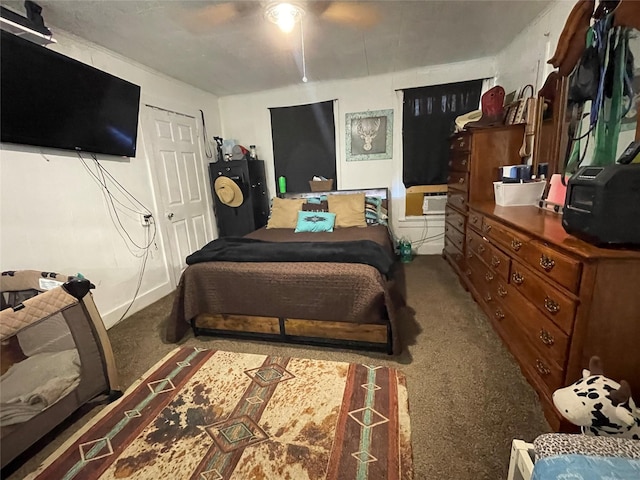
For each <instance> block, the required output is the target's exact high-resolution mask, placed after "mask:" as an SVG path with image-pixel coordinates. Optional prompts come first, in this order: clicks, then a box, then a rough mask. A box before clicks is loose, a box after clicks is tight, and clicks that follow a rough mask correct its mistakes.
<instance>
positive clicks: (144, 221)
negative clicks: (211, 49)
mask: <svg viewBox="0 0 640 480" xmlns="http://www.w3.org/2000/svg"><path fill="white" fill-rule="evenodd" d="M151 222H153V216H152V215H151V214H149V213H146V214H143V215H140V224H141V225H142V226H143V227H148V226H150V225H151Z"/></svg>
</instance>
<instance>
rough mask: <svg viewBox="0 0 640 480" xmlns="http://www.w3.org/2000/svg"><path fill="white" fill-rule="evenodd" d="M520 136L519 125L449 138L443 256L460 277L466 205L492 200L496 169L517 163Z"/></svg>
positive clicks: (480, 130) (496, 176)
mask: <svg viewBox="0 0 640 480" xmlns="http://www.w3.org/2000/svg"><path fill="white" fill-rule="evenodd" d="M523 136H524V126H523V125H511V126H501V127H489V128H478V129H472V130H470V131H465V132H462V133H457V134H455V135H453V136H452V137H451V140H450V156H449V181H448V192H447V206H446V212H445V218H446V223H445V240H444V251H443V254H444V256H445V258H446V259H447V260H448V261H449V263H450V264H451V265H452V267H453V268H454V269H455V270H456V271H457V272H458V274H460V275H461V274H462V273H463V272H465V271H466V270H467V262H466V257H465V253H466V252H465V244H466V242H465V235H466V228H467V217H468V213H467V212H468V205H469V202H482V201H489V200H493V182H494V181H495V180H497V179H498V178H499V171H498V167H501V166H503V165H513V164H519V163H520V162H521V158H520V155H519V154H518V151H519V149H520V146H521V145H522V139H523Z"/></svg>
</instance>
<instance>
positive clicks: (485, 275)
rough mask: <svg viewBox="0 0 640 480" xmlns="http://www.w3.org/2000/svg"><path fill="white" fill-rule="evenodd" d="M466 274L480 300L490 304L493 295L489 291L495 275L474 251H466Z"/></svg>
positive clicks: (493, 300)
mask: <svg viewBox="0 0 640 480" xmlns="http://www.w3.org/2000/svg"><path fill="white" fill-rule="evenodd" d="M467 268H468V270H467V276H468V277H469V279H470V281H471V284H472V285H473V287H474V288H475V290H476V292H477V293H478V295H480V297H481V299H482V301H483V302H484V303H485V304H487V305H489V306H491V305H493V303H495V296H494V295H493V294H492V293H491V292H492V291H493V290H495V284H496V283H497V281H498V280H497V277H496V275H495V274H494V273H493V272H492V271H491V269H490V268H488V267H487V266H486V265H485V264H484V263H482V261H481V260H480V259H479V258H478V256H477V255H476V254H475V253H472V252H467Z"/></svg>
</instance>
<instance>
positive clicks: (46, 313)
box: [0, 270, 121, 468]
mask: <svg viewBox="0 0 640 480" xmlns="http://www.w3.org/2000/svg"><path fill="white" fill-rule="evenodd" d="M90 288H93V285H92V284H91V283H90V282H89V281H88V280H86V279H80V278H75V277H66V276H62V275H59V274H55V273H50V272H37V271H33V270H23V271H15V272H3V273H2V275H1V276H0V293H1V294H0V302H1V307H2V310H1V311H0V373H1V377H0V441H1V443H2V448H1V449H0V457H1V467H2V468H4V467H5V466H6V465H7V464H8V463H9V462H11V461H12V460H14V459H15V458H16V457H17V456H18V455H20V454H21V453H23V452H24V451H25V450H26V449H27V448H29V447H30V446H32V445H33V444H34V443H35V442H37V441H38V440H39V439H40V438H42V437H43V436H44V435H45V434H47V433H48V432H50V431H51V430H52V429H53V428H54V427H56V426H57V425H58V424H60V423H61V422H62V421H63V420H65V419H66V418H67V417H68V416H69V415H71V414H72V413H73V412H74V411H75V410H77V409H78V408H79V407H81V406H82V405H84V404H86V403H87V402H89V401H91V400H94V399H96V398H97V397H99V396H101V395H108V397H107V398H108V399H111V400H112V399H115V398H117V397H118V396H119V395H121V392H120V391H118V390H117V388H118V386H117V384H118V379H117V371H116V366H115V362H114V359H113V352H112V350H111V344H110V343H109V338H108V336H107V331H106V329H105V326H104V324H103V322H102V318H101V317H100V314H99V313H98V310H97V308H96V306H95V303H94V302H93V297H92V295H91V293H90V291H89V290H90Z"/></svg>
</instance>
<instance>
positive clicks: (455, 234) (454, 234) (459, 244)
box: [444, 222, 464, 252]
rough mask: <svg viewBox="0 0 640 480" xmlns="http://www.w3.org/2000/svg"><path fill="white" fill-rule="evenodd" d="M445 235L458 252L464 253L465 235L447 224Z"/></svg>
mask: <svg viewBox="0 0 640 480" xmlns="http://www.w3.org/2000/svg"><path fill="white" fill-rule="evenodd" d="M444 235H445V238H448V239H449V241H450V242H451V243H452V244H453V245H455V246H456V248H458V250H460V251H461V252H464V233H462V232H461V231H460V230H458V229H457V228H454V227H453V226H452V225H451V224H450V223H449V222H447V223H445V225H444Z"/></svg>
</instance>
